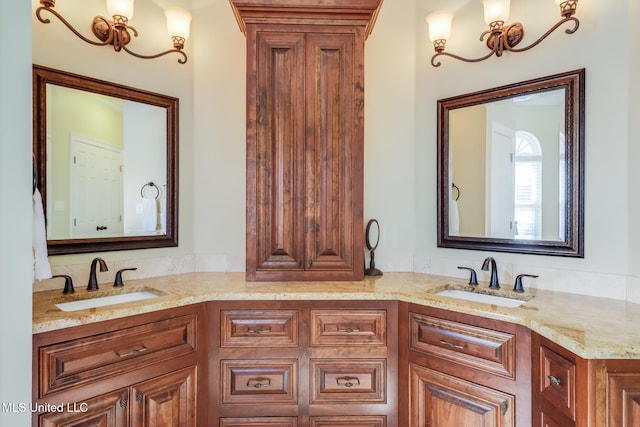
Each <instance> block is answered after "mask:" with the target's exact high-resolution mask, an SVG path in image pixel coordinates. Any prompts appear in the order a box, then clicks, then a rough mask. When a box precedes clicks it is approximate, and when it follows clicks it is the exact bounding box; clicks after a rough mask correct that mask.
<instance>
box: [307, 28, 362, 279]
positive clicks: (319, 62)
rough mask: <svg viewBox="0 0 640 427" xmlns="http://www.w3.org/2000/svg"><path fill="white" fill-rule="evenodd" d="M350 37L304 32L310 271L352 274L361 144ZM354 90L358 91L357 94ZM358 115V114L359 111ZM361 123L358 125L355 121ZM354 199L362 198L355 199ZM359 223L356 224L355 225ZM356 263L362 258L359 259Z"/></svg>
mask: <svg viewBox="0 0 640 427" xmlns="http://www.w3.org/2000/svg"><path fill="white" fill-rule="evenodd" d="M355 41H356V40H355V35H354V34H307V37H306V51H307V57H306V60H307V68H306V72H307V77H306V81H307V82H308V83H309V86H308V88H307V93H306V100H307V103H306V126H307V129H308V131H307V135H306V147H307V150H306V155H305V157H304V160H305V168H306V174H305V179H306V181H305V185H306V187H305V194H306V206H305V216H306V217H307V218H309V223H308V224H307V235H306V254H307V269H308V270H353V268H354V262H356V260H355V259H354V256H355V255H356V254H359V255H362V251H360V252H354V243H355V242H354V233H353V231H354V227H356V226H357V227H360V228H362V225H361V222H355V223H354V217H353V215H354V212H357V210H356V205H355V200H356V198H355V194H356V191H357V190H359V189H360V188H361V179H360V178H359V175H361V174H362V168H361V166H359V165H358V164H357V163H356V162H357V161H358V160H359V159H360V158H361V153H362V150H361V146H362V143H361V142H359V139H358V137H359V135H358V131H357V130H356V121H357V119H356V113H357V112H356V109H359V108H362V105H361V104H358V103H357V100H361V99H363V97H364V94H363V92H364V89H363V88H362V87H358V85H354V81H355V70H354V66H355V64H356V61H355V57H354V54H355V50H354V49H355V48H354V45H355ZM356 91H357V92H358V93H356ZM358 112H359V113H362V111H358ZM358 124H360V123H358ZM358 200H361V198H360V199H358ZM356 224H357V225H356ZM357 261H358V262H359V263H360V264H361V263H362V259H360V258H359V259H358V260H357Z"/></svg>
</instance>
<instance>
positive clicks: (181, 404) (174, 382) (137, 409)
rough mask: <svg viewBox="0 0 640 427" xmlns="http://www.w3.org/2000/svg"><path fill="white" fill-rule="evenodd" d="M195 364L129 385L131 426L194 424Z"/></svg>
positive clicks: (191, 425) (181, 425) (189, 426)
mask: <svg viewBox="0 0 640 427" xmlns="http://www.w3.org/2000/svg"><path fill="white" fill-rule="evenodd" d="M196 381H197V374H196V367H195V366H194V367H190V368H187V369H182V370H180V371H176V372H172V373H169V374H167V375H163V376H161V377H158V378H154V379H152V380H150V381H145V382H143V383H140V384H137V385H135V386H133V387H131V414H132V423H131V424H132V426H133V427H195V425H196Z"/></svg>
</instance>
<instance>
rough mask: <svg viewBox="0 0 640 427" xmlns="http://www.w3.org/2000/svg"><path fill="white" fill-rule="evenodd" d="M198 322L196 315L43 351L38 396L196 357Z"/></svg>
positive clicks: (93, 336)
mask: <svg viewBox="0 0 640 427" xmlns="http://www.w3.org/2000/svg"><path fill="white" fill-rule="evenodd" d="M197 321H198V319H197V316H196V315H188V316H180V317H176V318H171V319H166V320H162V321H158V322H152V323H148V324H144V325H138V326H134V327H131V328H125V329H122V330H117V331H112V332H107V333H103V334H97V335H92V336H88V337H82V338H78V339H74V340H67V341H63V342H59V343H55V344H52V345H48V346H44V347H41V348H39V349H38V358H39V365H40V378H39V388H38V391H39V393H40V394H39V395H40V396H46V395H48V394H51V393H53V392H59V391H62V390H67V389H69V388H71V387H73V386H78V385H83V384H86V383H89V382H95V381H97V380H101V379H104V378H108V377H109V376H110V375H114V374H120V373H124V372H128V371H134V370H136V369H138V368H139V366H140V365H145V364H146V365H149V364H152V363H158V362H159V361H162V360H165V359H168V358H171V357H176V356H180V355H186V354H189V353H195V352H197V351H198V343H197V338H196V337H197V335H196V328H197Z"/></svg>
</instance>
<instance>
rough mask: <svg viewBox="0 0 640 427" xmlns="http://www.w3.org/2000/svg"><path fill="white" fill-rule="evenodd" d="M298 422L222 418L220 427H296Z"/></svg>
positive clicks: (278, 418) (276, 419)
mask: <svg viewBox="0 0 640 427" xmlns="http://www.w3.org/2000/svg"><path fill="white" fill-rule="evenodd" d="M297 425H298V420H297V419H296V418H290V417H273V418H270V417H255V418H253V417H252V418H222V419H220V427H297Z"/></svg>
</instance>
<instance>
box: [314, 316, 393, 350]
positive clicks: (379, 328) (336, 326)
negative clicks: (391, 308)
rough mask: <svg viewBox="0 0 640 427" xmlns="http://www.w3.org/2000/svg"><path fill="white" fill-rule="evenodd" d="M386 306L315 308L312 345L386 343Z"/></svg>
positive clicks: (372, 344)
mask: <svg viewBox="0 0 640 427" xmlns="http://www.w3.org/2000/svg"><path fill="white" fill-rule="evenodd" d="M386 332H387V312H386V310H311V345H312V346H343V345H349V346H352V345H358V346H359V345H364V346H369V345H371V346H384V345H386V342H387V333H386Z"/></svg>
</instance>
